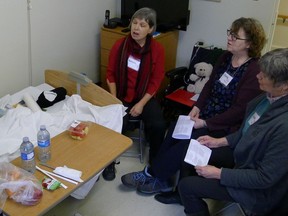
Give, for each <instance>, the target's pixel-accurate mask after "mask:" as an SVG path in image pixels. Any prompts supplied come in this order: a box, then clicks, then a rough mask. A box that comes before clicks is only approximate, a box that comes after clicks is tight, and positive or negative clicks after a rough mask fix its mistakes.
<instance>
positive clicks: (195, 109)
mask: <svg viewBox="0 0 288 216" xmlns="http://www.w3.org/2000/svg"><path fill="white" fill-rule="evenodd" d="M199 114H200V109H199V108H198V107H196V106H194V107H193V108H192V110H191V111H190V113H189V116H190V118H191V119H192V118H199Z"/></svg>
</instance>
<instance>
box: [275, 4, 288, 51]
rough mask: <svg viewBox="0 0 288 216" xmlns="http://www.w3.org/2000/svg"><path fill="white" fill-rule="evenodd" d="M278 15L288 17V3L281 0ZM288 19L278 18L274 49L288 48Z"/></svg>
mask: <svg viewBox="0 0 288 216" xmlns="http://www.w3.org/2000/svg"><path fill="white" fill-rule="evenodd" d="M278 13H279V14H281V15H286V16H288V1H287V0H280V4H279V9H278ZM287 38H288V19H286V20H285V21H284V20H283V19H282V18H278V19H277V22H276V27H275V32H274V37H273V43H272V49H275V48H281V47H288V40H287Z"/></svg>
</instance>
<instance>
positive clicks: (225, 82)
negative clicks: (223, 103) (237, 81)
mask: <svg viewBox="0 0 288 216" xmlns="http://www.w3.org/2000/svg"><path fill="white" fill-rule="evenodd" d="M232 79H233V77H232V76H231V75H229V74H228V73H227V72H225V73H224V74H223V75H222V76H221V77H220V79H219V81H220V83H221V84H222V85H224V86H225V87H227V86H228V85H229V83H230V82H231V80H232Z"/></svg>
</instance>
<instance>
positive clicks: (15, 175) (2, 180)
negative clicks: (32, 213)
mask: <svg viewBox="0 0 288 216" xmlns="http://www.w3.org/2000/svg"><path fill="white" fill-rule="evenodd" d="M42 196H43V189H42V185H41V183H40V182H39V181H38V179H37V178H36V177H35V176H34V175H33V174H31V173H29V172H27V171H26V170H24V169H21V168H19V167H16V166H14V165H13V164H11V163H7V162H1V163H0V208H1V209H3V206H4V204H5V202H6V199H7V198H9V199H12V200H14V201H15V202H17V203H21V204H23V205H36V204H38V203H39V202H40V200H41V198H42Z"/></svg>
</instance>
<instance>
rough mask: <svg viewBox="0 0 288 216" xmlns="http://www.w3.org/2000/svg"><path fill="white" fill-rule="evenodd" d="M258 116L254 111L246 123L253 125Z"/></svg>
mask: <svg viewBox="0 0 288 216" xmlns="http://www.w3.org/2000/svg"><path fill="white" fill-rule="evenodd" d="M259 118H260V116H259V115H258V114H257V113H256V112H255V113H254V114H253V115H252V116H251V118H250V119H249V121H248V123H249V124H250V125H253V124H254V123H255V122H256V121H258V119H259Z"/></svg>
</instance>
